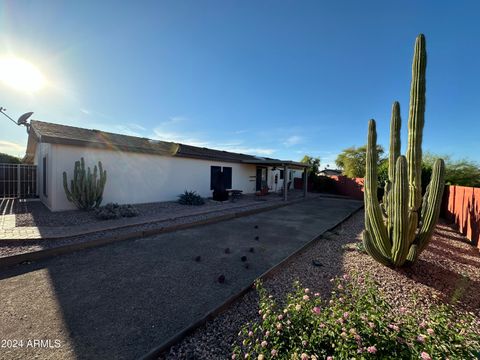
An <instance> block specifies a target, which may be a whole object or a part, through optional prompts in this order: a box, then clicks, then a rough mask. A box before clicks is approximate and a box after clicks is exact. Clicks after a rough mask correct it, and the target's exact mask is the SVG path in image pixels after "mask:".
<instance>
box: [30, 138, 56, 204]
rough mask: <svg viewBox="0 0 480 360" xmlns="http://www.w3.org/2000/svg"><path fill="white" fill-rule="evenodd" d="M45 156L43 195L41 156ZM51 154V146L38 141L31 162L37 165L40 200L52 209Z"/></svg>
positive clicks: (53, 193) (53, 191)
mask: <svg viewBox="0 0 480 360" xmlns="http://www.w3.org/2000/svg"><path fill="white" fill-rule="evenodd" d="M44 157H46V158H47V168H46V180H47V181H46V183H47V187H46V193H47V195H46V196H45V195H44V191H43V190H44V184H43V178H44V176H43V173H44V169H43V158H44ZM53 158H54V157H53V156H52V146H51V145H50V144H44V143H40V144H38V145H37V148H36V150H35V157H34V161H33V163H34V164H35V165H37V192H38V196H39V198H40V200H41V201H42V202H43V203H44V204H45V205H46V206H47V207H48V208H49V209H52V206H53V199H54V195H55V189H54V187H53V183H52V181H51V179H53V177H54V176H53V169H54V166H53Z"/></svg>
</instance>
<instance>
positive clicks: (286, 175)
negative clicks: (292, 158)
mask: <svg viewBox="0 0 480 360" xmlns="http://www.w3.org/2000/svg"><path fill="white" fill-rule="evenodd" d="M287 171H288V167H287V165H284V166H283V201H287V181H288V179H289V178H288V174H287Z"/></svg>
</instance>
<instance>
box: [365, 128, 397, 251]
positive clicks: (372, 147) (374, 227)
mask: <svg viewBox="0 0 480 360" xmlns="http://www.w3.org/2000/svg"><path fill="white" fill-rule="evenodd" d="M377 159H378V155H377V131H376V125H375V120H373V119H371V120H370V121H369V123H368V141H367V155H366V169H365V193H364V199H365V213H366V216H367V217H368V221H367V222H366V224H368V225H367V227H366V228H367V230H368V231H369V232H370V234H371V237H372V240H373V242H374V243H375V244H376V246H377V247H378V249H379V251H380V252H381V253H382V255H383V256H385V257H387V258H388V257H390V251H391V249H392V244H391V242H390V239H389V237H388V235H387V229H386V227H385V224H384V222H383V215H382V210H381V209H380V204H379V202H378V198H377V188H378V180H377Z"/></svg>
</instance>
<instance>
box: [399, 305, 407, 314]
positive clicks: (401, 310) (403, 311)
mask: <svg viewBox="0 0 480 360" xmlns="http://www.w3.org/2000/svg"><path fill="white" fill-rule="evenodd" d="M398 311H400V314H405V313H406V312H407V308H405V307H403V306H402V307H401V308H400V309H398Z"/></svg>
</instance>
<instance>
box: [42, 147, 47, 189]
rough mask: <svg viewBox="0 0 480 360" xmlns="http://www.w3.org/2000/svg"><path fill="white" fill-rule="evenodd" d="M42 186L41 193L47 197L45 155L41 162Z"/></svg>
mask: <svg viewBox="0 0 480 360" xmlns="http://www.w3.org/2000/svg"><path fill="white" fill-rule="evenodd" d="M42 180H43V181H42V187H43V195H44V196H45V197H47V196H48V195H47V157H46V156H44V157H43V163H42Z"/></svg>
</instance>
